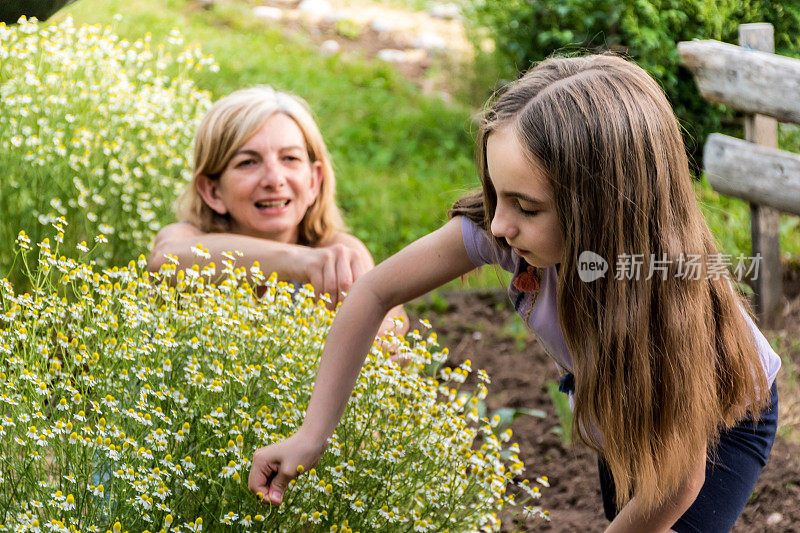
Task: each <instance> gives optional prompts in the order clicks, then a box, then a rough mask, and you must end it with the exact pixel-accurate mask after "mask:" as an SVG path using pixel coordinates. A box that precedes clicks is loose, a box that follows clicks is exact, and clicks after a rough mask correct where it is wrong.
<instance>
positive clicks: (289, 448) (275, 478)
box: [247, 429, 325, 505]
mask: <svg viewBox="0 0 800 533" xmlns="http://www.w3.org/2000/svg"><path fill="white" fill-rule="evenodd" d="M324 451H325V445H324V444H322V445H320V444H318V443H317V442H316V441H315V440H313V439H310V438H308V437H306V436H305V435H304V434H303V433H302V429H300V430H298V431H297V433H295V434H294V435H292V436H291V437H289V438H288V439H286V440H283V441H281V442H278V443H276V444H272V445H270V446H264V447H263V448H259V449H258V450H256V451H255V453H254V454H253V464H252V465H251V466H250V476H249V477H248V479H247V487H248V488H249V489H250V490H251V491H252V492H253V493H254V494H259V493H260V494H261V495H262V501H264V502H268V503H270V504H271V505H280V504H281V502H282V501H283V493H284V492H286V487H288V486H289V481H291V480H292V479H294V478H295V477H297V476H298V475H299V474H301V473H302V472H304V471H307V470H308V469H310V468H313V467H314V466H315V465H316V464H317V462H318V461H319V459H320V457H322V452H324ZM299 467H302V468H299Z"/></svg>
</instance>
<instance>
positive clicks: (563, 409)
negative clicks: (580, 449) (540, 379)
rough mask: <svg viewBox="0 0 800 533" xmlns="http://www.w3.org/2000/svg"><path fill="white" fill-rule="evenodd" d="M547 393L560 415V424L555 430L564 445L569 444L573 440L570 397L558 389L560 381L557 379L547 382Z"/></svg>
mask: <svg viewBox="0 0 800 533" xmlns="http://www.w3.org/2000/svg"><path fill="white" fill-rule="evenodd" d="M547 393H548V394H549V395H550V400H552V402H553V406H554V407H555V409H556V415H558V422H559V425H558V426H556V427H555V428H553V431H554V432H555V433H557V434H558V436H559V438H560V439H561V442H562V443H564V445H566V446H569V444H570V442H572V409H570V407H569V397H568V396H567V395H566V394H564V393H563V392H561V391H560V390H558V383H556V382H555V381H548V382H547Z"/></svg>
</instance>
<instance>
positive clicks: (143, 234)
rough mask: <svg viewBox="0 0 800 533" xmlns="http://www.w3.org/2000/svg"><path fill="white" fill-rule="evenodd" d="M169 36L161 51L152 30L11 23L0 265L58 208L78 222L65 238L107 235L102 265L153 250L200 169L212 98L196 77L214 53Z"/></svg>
mask: <svg viewBox="0 0 800 533" xmlns="http://www.w3.org/2000/svg"><path fill="white" fill-rule="evenodd" d="M170 42H171V44H170V45H168V46H159V47H157V48H155V49H154V47H151V45H150V38H149V37H148V36H146V37H144V38H143V39H141V40H138V41H136V42H128V41H125V40H120V39H118V38H117V37H116V36H115V35H114V34H113V33H111V31H110V30H109V29H102V28H101V27H99V26H82V27H80V28H75V27H74V26H73V24H72V22H71V20H70V19H67V20H65V21H64V22H63V23H61V24H59V25H58V26H50V27H43V26H40V25H39V24H38V23H37V22H36V21H35V20H32V21H26V20H24V19H21V20H20V23H19V25H17V26H11V27H6V26H5V25H2V24H0V65H1V66H0V168H2V169H3V177H2V180H3V182H2V195H0V212H2V213H3V216H4V218H5V220H6V221H7V223H5V224H2V225H0V272H5V271H8V269H9V267H10V259H11V258H12V257H13V254H12V252H11V248H10V243H13V241H14V238H15V236H16V234H17V231H19V230H20V229H22V230H25V231H26V232H28V234H29V235H30V237H31V238H32V239H33V240H34V242H38V241H39V240H40V228H41V227H42V226H41V224H40V223H41V222H44V223H45V224H46V223H48V222H51V221H53V220H54V219H55V218H56V217H64V218H65V219H66V220H67V221H68V222H69V225H68V227H67V228H66V230H65V231H66V234H65V236H64V239H65V240H66V242H72V243H77V242H80V241H84V240H87V239H88V236H89V235H94V234H96V233H98V232H100V233H102V234H104V235H105V237H106V238H107V239H108V241H109V243H110V246H109V247H107V248H105V250H104V252H103V255H101V256H99V257H98V258H97V260H98V261H99V263H100V264H102V265H108V264H113V263H123V262H124V261H126V260H127V258H129V257H135V256H137V255H138V254H139V253H141V251H142V250H144V249H147V247H148V246H149V244H150V239H151V238H152V236H153V234H154V232H155V231H156V230H157V229H158V228H159V227H160V225H161V224H162V223H163V221H164V219H165V218H167V217H168V216H169V215H170V214H171V208H172V202H173V199H174V198H175V195H176V194H177V191H179V190H180V189H181V188H182V187H183V186H184V184H185V183H186V181H187V180H188V178H189V177H190V174H191V163H190V161H191V159H190V157H189V156H188V149H189V146H190V144H191V140H192V137H193V135H194V131H195V129H196V125H197V123H198V120H199V118H200V117H201V116H202V113H204V112H205V110H206V109H207V107H208V106H209V105H210V102H209V97H208V95H207V94H206V93H205V92H202V91H199V90H197V89H196V87H195V85H194V83H193V82H192V81H191V79H190V77H189V76H190V75H191V74H192V73H194V72H196V71H198V70H202V69H207V68H213V62H212V60H211V59H209V58H207V57H204V56H203V55H202V53H201V52H200V50H199V49H197V48H195V49H190V50H183V51H181V50H180V45H181V43H182V39H181V36H180V34H179V33H178V32H177V31H174V32H173V34H172V36H171V39H170Z"/></svg>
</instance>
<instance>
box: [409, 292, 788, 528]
mask: <svg viewBox="0 0 800 533" xmlns="http://www.w3.org/2000/svg"><path fill="white" fill-rule="evenodd" d="M787 281H789V280H787ZM788 285H789V286H788V287H787V288H788V290H787V291H786V292H787V293H788V292H791V293H794V289H795V287H794V286H793V285H792V284H788ZM444 298H445V300H446V301H447V304H448V305H447V309H446V310H443V309H441V308H442V307H444V306H443V305H442V302H441V301H440V302H439V304H438V306H436V305H433V304H432V300H431V299H430V298H428V299H427V300H426V299H421V300H419V301H418V302H417V303H416V305H412V306H411V309H412V313H411V315H412V318H413V317H414V315H415V311H416V312H418V313H421V314H423V315H424V316H425V317H426V318H427V319H428V320H430V322H431V324H432V326H433V329H434V330H435V331H436V332H437V333H438V334H439V339H440V343H441V344H442V345H443V346H448V347H450V350H451V352H450V353H451V356H450V362H449V364H453V365H458V364H460V363H461V362H463V361H464V360H465V359H470V360H471V361H472V368H473V370H475V369H478V368H483V369H484V370H486V371H487V372H488V373H489V375H490V377H491V379H492V382H491V384H490V385H489V396H488V398H487V400H486V403H487V412H489V413H491V412H493V411H494V410H495V409H499V408H501V407H512V408H515V407H524V408H534V409H541V410H543V411H545V412H546V413H547V417H546V418H544V419H540V418H534V417H532V416H522V417H520V418H518V419H517V420H515V421H514V422H513V423H512V425H511V428H512V430H513V432H514V436H513V437H512V440H513V441H515V442H517V443H519V447H520V457H521V458H522V460H523V461H524V462H525V468H526V472H525V475H524V476H525V477H526V478H528V479H529V480H530V481H531V483H533V484H535V480H536V478H537V477H538V476H541V475H546V476H547V477H548V478H549V483H550V488H543V489H542V498H541V500H540V501H539V502H538V504H539V505H541V506H542V507H543V508H545V509H547V510H549V511H550V516H551V522H549V523H548V522H542V521H539V520H534V519H529V520H528V521H527V522H526V521H524V520H522V519H517V521H516V522H515V521H513V520H511V519H510V517H509V516H508V513H505V516H504V517H503V531H529V530H534V529H535V530H537V531H540V530H541V531H577V530H581V531H584V532H586V533H591V532H595V531H603V529H604V528H605V527H606V526H607V525H608V522H607V521H606V519H605V518H604V515H603V511H602V501H601V497H600V489H599V482H598V474H597V459H596V455H595V454H594V453H593V452H592V451H590V450H589V449H588V448H587V447H585V446H584V445H582V444H572V445H565V444H564V442H563V441H562V440H561V438H560V436H559V434H558V428H559V420H558V416H557V415H556V410H555V407H554V405H553V402H552V400H551V397H550V395H549V394H548V390H547V383H548V382H556V383H557V381H558V376H559V373H558V371H557V370H556V368H555V365H554V364H553V362H552V361H551V360H550V359H549V358H548V356H547V355H546V354H545V352H544V351H543V350H542V349H541V348H540V347H539V345H538V343H537V342H535V340H534V337H533V336H532V335H530V334H528V333H525V332H524V331H521V330H520V329H519V328H516V329H515V328H513V327H510V326H509V324H513V321H514V320H516V319H515V318H514V316H513V309H512V307H511V304H510V302H509V301H508V298H507V296H506V293H505V291H504V290H502V289H498V290H467V291H454V292H449V293H445V294H444ZM433 307H438V309H437V311H439V312H434V310H433ZM784 318H785V324H786V326H785V328H784V331H781V332H771V333H779V334H785V335H789V336H792V338H795V339H799V340H800V296H798V295H796V294H792V298H791V299H789V298H788V297H787V301H786V309H785V312H784ZM798 346H800V343H799V344H795V345H794V347H793V348H791V349H790V350H789V351H790V353H783V354H782V355H784V356H787V357H788V358H789V359H790V361H791V362H792V363H793V365H794V368H795V369H797V368H800V348H798ZM473 374H474V372H473ZM785 374H786V372H782V374H781V377H780V379H781V380H782V381H781V383H779V386H781V385H783V384H784V383H783V382H784V381H785V380H786V379H787V377H786V375H785ZM794 379H796V378H794ZM784 388H787V389H792V391H793V393H794V394H795V401H796V395H797V387H796V385H793V386H792V387H784ZM787 392H788V391H787ZM785 396H786V395H784V396H782V397H781V401H782V402H783V401H784V399H786V400H791V398H785ZM781 414H782V419H783V418H784V416H783V410H782V413H781ZM797 420H798V419H797V418H795V422H794V423H795V424H797ZM784 423H785V420H784ZM783 433H785V432H784V430H781V431H780V433H779V434H783ZM798 502H800V443H798V442H797V441H796V440H795V441H794V442H792V441H790V440H787V439H784V438H780V437H779V438H778V439H776V441H775V444H774V446H773V449H772V453H771V455H770V459H769V463H768V464H767V466H766V468H765V469H764V471H763V473H762V475H761V478H760V479H759V482H758V484H757V486H756V488H755V491H754V492H753V495H752V496H751V499H750V501H749V503H748V504H747V506H746V507H745V510H744V512H743V513H742V515H741V517H740V518H739V521H738V522H737V524H736V526H735V527H734V529H733V531H734V532H737V533H746V532H759V533H762V532H791V531H798V532H800V505H798Z"/></svg>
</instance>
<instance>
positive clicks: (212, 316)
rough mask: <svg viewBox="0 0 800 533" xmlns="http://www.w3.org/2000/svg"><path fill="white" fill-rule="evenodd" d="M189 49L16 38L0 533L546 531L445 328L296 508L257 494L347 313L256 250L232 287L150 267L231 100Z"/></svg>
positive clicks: (324, 464) (383, 358)
mask: <svg viewBox="0 0 800 533" xmlns="http://www.w3.org/2000/svg"><path fill="white" fill-rule="evenodd" d="M181 45H182V40H181V37H180V34H179V33H178V32H177V31H175V32H173V34H171V36H170V45H169V46H151V44H150V42H149V38H148V37H147V36H144V37H143V38H142V40H138V41H135V42H128V41H125V40H122V39H119V38H118V37H116V36H115V35H114V33H113V32H112V31H111V30H110V29H108V28H105V29H103V28H101V27H99V26H81V27H75V26H74V25H73V24H72V22H71V21H70V20H69V19H67V20H66V21H65V22H62V23H61V24H59V25H58V26H49V27H45V26H42V25H39V24H38V23H37V22H36V21H26V20H21V21H20V23H19V24H18V25H16V26H13V27H5V26H2V25H0V58H2V67H0V96H2V100H1V101H0V102H1V103H0V167H2V168H3V169H4V173H5V174H4V179H5V181H4V182H3V185H2V196H0V208H1V209H2V210H3V211H4V213H5V215H6V220H8V221H13V223H11V222H8V223H6V224H3V225H2V226H0V243H8V244H0V273H2V275H3V276H5V277H4V278H2V280H0V359H1V360H2V364H0V378H2V379H0V447H1V448H0V449H2V451H1V452H0V530H2V531H12V530H13V531H33V532H40V531H114V532H116V531H201V530H211V531H217V530H225V529H229V530H236V531H239V530H248V529H251V530H264V531H275V530H278V531H298V530H303V531H377V530H380V531H443V530H450V531H465V530H474V531H478V530H483V531H491V530H498V529H499V527H500V519H499V518H498V516H499V513H500V511H501V510H503V509H504V508H508V507H509V506H515V507H518V508H520V509H521V510H522V511H523V512H525V513H526V514H528V515H537V516H545V513H544V512H543V511H542V510H541V509H540V508H539V507H531V506H528V507H524V509H523V505H525V504H527V503H529V502H533V501H534V500H536V499H538V497H539V489H538V488H537V487H535V486H531V485H530V484H529V483H528V482H527V481H526V482H524V483H519V484H517V483H515V482H514V481H513V480H514V478H515V477H517V476H519V475H520V474H521V473H522V472H523V470H524V467H523V463H522V461H521V460H520V458H519V457H518V455H517V454H518V452H519V448H518V446H517V445H516V444H513V443H510V441H509V439H510V436H511V432H510V430H503V429H502V428H500V427H498V424H499V423H500V419H499V418H493V419H491V420H490V419H489V418H488V417H487V416H486V415H485V409H483V400H484V398H485V397H486V394H487V389H486V385H485V384H486V383H488V381H489V377H488V376H487V375H486V374H485V373H484V372H482V371H478V372H477V373H476V375H477V376H478V378H479V383H478V385H477V386H476V387H462V384H463V383H464V380H465V379H466V378H467V376H468V375H469V374H470V373H471V371H472V369H471V365H470V364H469V363H468V362H466V363H463V364H461V365H459V366H458V367H455V368H451V367H446V368H442V369H441V371H439V368H440V365H441V364H442V363H443V362H445V360H446V359H447V349H441V350H440V349H439V348H438V344H437V343H436V335H435V333H432V332H429V333H427V334H426V336H423V335H422V334H420V333H419V332H416V331H415V332H413V333H412V334H410V335H409V336H408V338H407V339H384V340H389V341H391V344H393V345H395V346H399V347H400V348H399V350H400V352H401V355H402V356H403V357H404V358H406V359H409V360H410V361H411V362H410V363H409V365H408V366H407V367H405V368H400V367H399V366H398V365H397V364H396V363H394V362H393V361H392V360H391V359H390V358H389V357H388V355H387V354H386V353H384V351H383V350H382V348H381V346H384V345H385V344H382V343H381V342H377V343H376V344H375V346H374V347H373V349H372V352H371V353H370V354H369V356H368V360H367V363H366V366H365V368H364V370H363V372H362V373H361V376H360V378H359V381H358V383H357V385H356V389H355V391H354V393H353V396H352V398H351V401H350V402H349V404H348V408H347V411H346V413H345V415H344V418H343V421H342V423H341V424H340V426H339V427H338V429H337V431H336V433H335V435H334V436H333V438H332V439H331V442H330V445H329V447H328V450H327V452H326V453H325V454H324V455H323V457H322V459H321V461H320V463H319V464H318V465H317V466H316V468H314V469H312V470H311V471H309V472H307V473H306V475H303V476H301V477H299V478H298V479H297V480H296V481H293V482H292V484H291V486H290V489H289V492H288V493H287V495H286V498H285V500H284V505H283V506H281V507H280V508H272V507H269V506H267V505H264V504H261V503H260V502H259V501H258V500H257V498H256V497H255V496H254V495H252V494H250V492H249V491H248V489H247V485H246V481H245V480H244V478H246V477H247V473H248V471H249V467H250V458H251V457H252V453H253V451H254V450H255V449H256V448H258V447H261V446H264V445H266V444H270V443H274V442H276V441H278V440H281V439H283V438H285V437H287V436H289V435H291V434H292V432H293V431H294V430H295V429H296V428H297V427H298V426H299V424H300V423H301V422H302V419H303V416H304V413H305V409H306V407H307V404H308V400H309V397H310V394H311V390H312V386H313V380H314V376H315V374H316V368H317V363H318V357H319V353H320V350H321V347H322V345H323V343H324V340H325V337H326V335H327V331H328V327H329V325H330V323H331V321H332V316H333V315H332V313H331V312H330V311H328V310H327V309H326V308H325V307H324V305H323V302H318V301H315V300H314V298H313V295H314V293H313V291H312V290H311V288H310V287H305V288H301V289H299V290H293V289H292V287H291V286H289V285H287V284H285V283H281V282H278V281H277V280H276V279H275V278H274V277H269V276H268V275H267V274H265V273H262V272H261V271H260V270H259V269H258V266H257V265H254V266H253V267H251V268H249V269H248V270H246V269H245V268H243V267H241V266H237V265H236V254H235V253H234V252H232V253H231V254H229V255H228V258H227V259H226V261H225V262H224V264H223V265H221V268H220V269H219V271H217V267H216V266H215V265H213V264H211V265H209V266H208V267H206V268H204V269H203V270H200V269H199V268H197V267H195V269H193V270H187V271H177V269H176V268H175V267H174V265H167V266H166V267H164V268H162V270H161V271H160V272H159V273H158V274H149V273H147V272H145V271H144V268H145V265H146V262H145V260H144V257H142V256H141V255H139V252H140V251H141V250H144V249H147V247H148V246H149V242H150V239H151V238H152V235H153V234H154V232H155V231H156V230H157V229H158V228H159V227H160V225H161V224H162V223H163V220H165V219H166V218H168V216H169V213H170V212H171V208H172V201H173V200H174V198H175V196H176V194H177V193H178V192H179V191H180V190H181V189H182V188H183V186H184V184H185V182H186V180H187V178H188V177H189V169H190V164H189V157H188V150H189V148H190V143H191V135H192V133H193V131H194V129H195V126H196V123H197V120H198V117H200V116H201V115H202V113H203V112H204V110H205V109H207V107H208V105H209V100H210V99H209V96H208V94H207V93H205V92H203V91H200V90H198V89H197V88H196V87H195V85H194V83H193V82H192V79H191V75H192V74H193V73H194V72H197V71H198V70H203V69H210V70H213V69H214V68H215V65H214V62H213V60H212V59H211V58H209V57H206V56H203V54H202V53H201V52H200V50H199V49H196V48H194V49H188V50H181V49H180V46H181ZM3 247H4V248H3ZM197 251H198V253H201V254H202V253H203V251H202V250H200V249H198V250H197ZM137 255H138V256H139V258H138V260H134V261H131V260H130V259H131V258H134V257H136V256H137ZM248 279H249V280H251V281H252V280H255V282H256V283H255V284H256V285H258V286H259V288H258V289H256V288H254V287H253V286H251V284H250V283H249V282H248ZM512 485H517V488H515V489H514V491H513V492H514V493H516V494H517V495H520V494H521V495H523V497H522V498H520V500H524V501H519V502H517V501H515V497H514V496H513V495H512V491H510V490H509V489H510V488H511V486H512Z"/></svg>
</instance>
